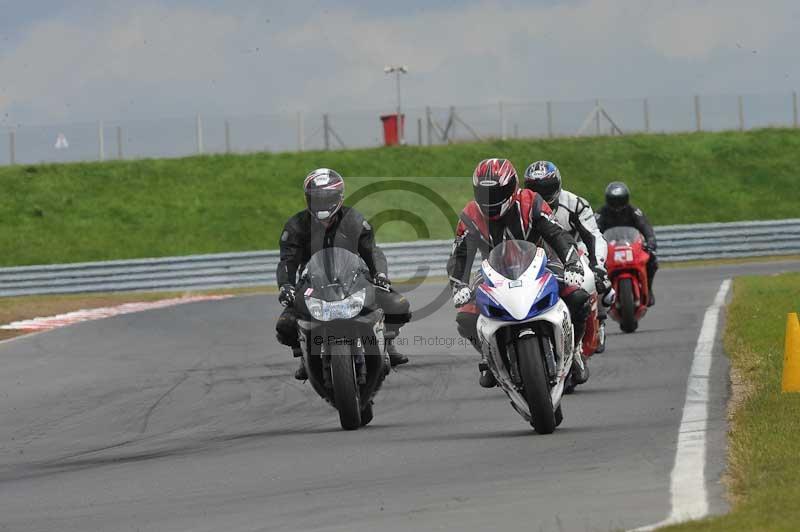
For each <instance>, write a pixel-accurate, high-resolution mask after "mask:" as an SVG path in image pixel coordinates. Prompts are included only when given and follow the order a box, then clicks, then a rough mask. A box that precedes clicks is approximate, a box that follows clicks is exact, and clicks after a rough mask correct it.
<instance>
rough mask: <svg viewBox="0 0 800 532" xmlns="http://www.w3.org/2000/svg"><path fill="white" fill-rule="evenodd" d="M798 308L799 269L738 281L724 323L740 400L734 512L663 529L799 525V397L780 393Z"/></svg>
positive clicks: (733, 434)
mask: <svg viewBox="0 0 800 532" xmlns="http://www.w3.org/2000/svg"><path fill="white" fill-rule="evenodd" d="M798 311H800V274H797V273H792V274H784V275H779V276H771V277H743V278H739V279H736V281H735V284H734V292H733V302H732V303H731V305H730V306H729V307H728V312H727V322H726V326H725V349H726V352H727V353H728V356H730V358H731V363H732V367H733V371H734V386H735V389H736V390H737V391H736V393H735V398H738V399H739V400H740V402H738V403H735V409H734V411H733V414H732V420H731V431H730V434H729V456H728V464H729V466H728V480H729V482H728V483H729V490H730V494H731V498H732V500H733V509H732V511H731V513H730V514H728V515H725V516H721V517H717V518H712V519H706V520H702V521H698V522H693V523H688V524H684V525H680V526H674V527H669V528H666V529H664V530H670V531H695V530H709V531H729V530H743V531H745V530H747V531H749V530H786V531H789V530H792V531H793V530H797V529H798V526H800V505H799V504H798V501H800V460H798V456H800V394H781V372H782V367H783V342H784V328H785V325H786V314H787V313H789V312H798Z"/></svg>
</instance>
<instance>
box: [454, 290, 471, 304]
mask: <svg viewBox="0 0 800 532" xmlns="http://www.w3.org/2000/svg"><path fill="white" fill-rule="evenodd" d="M470 299H472V290H470V289H469V286H461V287H456V288H454V289H453V305H455V307H456V308H459V307H463V306H464V305H466V304H467V303H469V300H470Z"/></svg>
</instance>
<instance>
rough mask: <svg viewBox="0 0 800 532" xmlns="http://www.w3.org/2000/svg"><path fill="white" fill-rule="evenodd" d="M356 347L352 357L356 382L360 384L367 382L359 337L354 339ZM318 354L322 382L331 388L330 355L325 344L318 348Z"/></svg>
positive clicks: (365, 365)
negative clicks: (320, 358) (320, 360)
mask: <svg viewBox="0 0 800 532" xmlns="http://www.w3.org/2000/svg"><path fill="white" fill-rule="evenodd" d="M356 347H357V349H356V355H355V356H354V357H353V362H355V365H356V382H357V383H358V384H359V385H362V384H366V383H367V361H366V359H364V346H363V345H362V344H361V338H359V339H357V340H356ZM319 355H320V357H322V384H323V386H325V387H326V388H333V382H332V381H331V357H330V355H329V354H328V353H327V350H326V349H325V344H323V345H322V347H321V348H320V352H319Z"/></svg>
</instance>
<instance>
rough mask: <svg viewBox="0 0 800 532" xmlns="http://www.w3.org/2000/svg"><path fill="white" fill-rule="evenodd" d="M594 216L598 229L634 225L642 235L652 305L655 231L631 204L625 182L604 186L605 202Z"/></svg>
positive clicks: (650, 303)
mask: <svg viewBox="0 0 800 532" xmlns="http://www.w3.org/2000/svg"><path fill="white" fill-rule="evenodd" d="M596 217H597V226H598V227H599V228H600V231H603V232H606V231H608V230H609V229H611V228H612V227H618V226H626V227H635V228H636V229H637V230H638V231H639V232H640V233H642V235H643V236H644V240H645V244H644V245H645V249H646V251H647V252H648V253H649V254H650V260H649V261H648V263H647V284H648V285H649V287H650V290H649V292H650V301H649V302H648V304H647V306H649V307H652V306H653V304H655V297H654V296H653V278H654V277H655V275H656V271H657V270H658V257H657V255H656V249H657V248H658V243H657V242H656V233H655V231H653V226H652V225H650V222H649V221H648V220H647V216H645V215H644V213H643V212H642V210H641V209H639V208H637V207H634V206H633V205H631V203H630V190H628V187H627V185H625V183H622V182H619V181H614V182H613V183H609V185H608V187H606V204H605V205H603V207H601V208H600V210H599V211H597V214H596Z"/></svg>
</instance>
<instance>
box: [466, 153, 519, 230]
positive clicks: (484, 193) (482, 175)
mask: <svg viewBox="0 0 800 532" xmlns="http://www.w3.org/2000/svg"><path fill="white" fill-rule="evenodd" d="M518 186H519V180H518V179H517V171H516V170H515V169H514V165H512V164H511V161H509V160H508V159H484V160H483V161H481V162H479V163H478V166H476V167H475V172H474V173H473V174H472V188H473V189H474V191H475V203H477V204H478V207H480V209H481V212H482V213H483V215H484V216H486V217H487V218H488V219H490V220H497V219H498V218H500V217H501V216H503V215H504V214H505V213H506V211H508V209H509V207H511V204H512V203H513V201H514V198H515V197H516V194H517V188H518Z"/></svg>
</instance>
